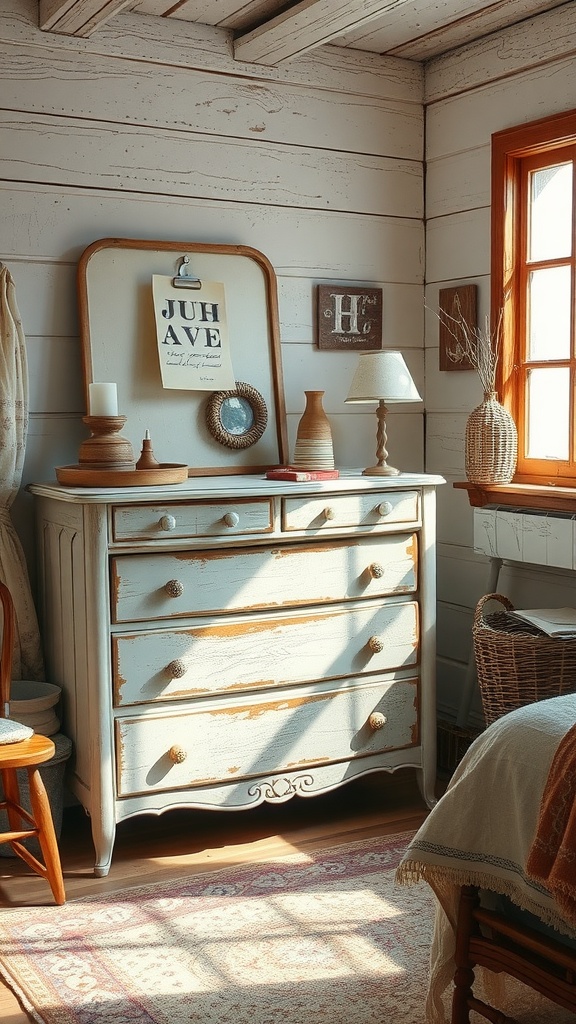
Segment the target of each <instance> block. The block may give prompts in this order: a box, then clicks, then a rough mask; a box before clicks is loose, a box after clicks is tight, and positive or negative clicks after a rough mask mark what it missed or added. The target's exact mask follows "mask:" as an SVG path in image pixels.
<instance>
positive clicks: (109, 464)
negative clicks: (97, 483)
mask: <svg viewBox="0 0 576 1024" xmlns="http://www.w3.org/2000/svg"><path fill="white" fill-rule="evenodd" d="M82 422H83V423H85V424H86V426H87V427H88V428H89V430H90V437H88V438H87V439H86V440H85V441H83V442H82V444H81V445H80V451H79V459H78V465H79V466H80V467H81V468H83V469H104V470H122V469H124V470H126V469H134V452H133V450H132V445H131V443H130V441H128V439H127V438H125V437H122V435H121V434H120V433H119V431H120V430H121V429H122V427H123V426H124V424H125V423H126V417H125V416H84V417H83V419H82Z"/></svg>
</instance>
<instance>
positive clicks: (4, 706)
mask: <svg viewBox="0 0 576 1024" xmlns="http://www.w3.org/2000/svg"><path fill="white" fill-rule="evenodd" d="M0 601H1V602H2V612H3V615H4V622H3V627H2V653H1V654H0V718H8V717H9V715H10V689H11V686H12V653H13V651H14V603H13V601H12V594H11V593H10V591H9V590H8V587H7V586H6V584H5V583H2V581H1V580H0Z"/></svg>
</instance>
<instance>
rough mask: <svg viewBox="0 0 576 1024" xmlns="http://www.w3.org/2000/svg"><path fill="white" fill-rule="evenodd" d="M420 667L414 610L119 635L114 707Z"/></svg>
mask: <svg viewBox="0 0 576 1024" xmlns="http://www.w3.org/2000/svg"><path fill="white" fill-rule="evenodd" d="M417 660H418V605H417V604H416V603H415V602H413V601H411V602H407V603H404V604H398V603H394V602H381V601H366V602H363V603H355V604H350V605H333V606H332V607H330V608H327V609H318V610H316V611H315V612H312V611H308V612H300V613H298V614H294V613H290V612H279V613H277V615H275V616H274V617H272V616H270V615H265V614H264V615H258V616H248V615H246V616H237V617H236V616H235V617H233V618H230V619H227V620H226V621H225V622H222V621H221V622H219V623H215V624H213V625H195V626H193V627H191V628H187V629H181V630H165V631H161V630H150V631H149V632H143V633H139V634H138V633H136V634H132V635H128V634H120V635H118V636H115V637H114V638H113V641H112V663H113V675H114V700H115V703H116V705H117V706H121V705H128V704H138V703H147V702H150V701H156V700H175V699H180V698H186V697H197V696H209V695H211V694H217V693H222V692H225V691H232V692H233V691H236V692H238V691H241V690H257V689H263V688H269V687H271V686H286V685H290V684H293V683H299V682H316V681H318V680H321V679H331V678H336V677H338V676H348V675H361V674H363V673H374V672H388V671H391V670H393V669H396V668H399V667H405V666H407V665H414V664H415V663H416V662H417Z"/></svg>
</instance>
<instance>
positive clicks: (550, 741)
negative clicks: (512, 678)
mask: <svg viewBox="0 0 576 1024" xmlns="http://www.w3.org/2000/svg"><path fill="white" fill-rule="evenodd" d="M575 723H576V695H574V694H570V695H567V696H564V697H554V698H552V699H551V700H546V701H541V702H539V703H537V704H529V705H528V706H527V707H524V708H519V709H518V710H517V711H513V712H511V713H510V714H508V715H505V716H504V717H503V718H500V719H498V721H496V722H494V724H493V725H491V726H490V728H488V729H487V730H486V731H485V732H484V733H482V734H481V735H480V736H479V737H478V739H476V740H475V742H474V743H473V744H472V746H471V747H470V749H469V750H468V752H467V753H466V756H465V757H464V758H463V760H462V761H461V763H460V765H459V766H458V768H457V769H456V772H455V773H454V775H453V777H452V779H451V781H450V785H449V787H448V789H447V791H446V793H445V794H444V796H443V797H442V799H441V800H440V801H439V803H438V804H437V805H436V807H435V808H434V809H433V810H432V811H431V813H430V814H429V816H428V818H427V819H426V821H425V822H424V824H423V825H422V827H421V828H420V829H419V831H418V832H417V834H416V836H415V837H414V839H413V841H412V842H411V844H410V846H409V847H408V849H407V851H406V853H405V855H404V857H403V859H402V861H401V863H400V865H399V868H398V872H397V880H398V881H399V882H400V883H401V884H403V885H410V884H414V883H416V882H420V881H425V882H428V884H429V885H430V886H431V887H432V889H433V890H434V892H435V894H436V897H437V900H438V903H439V907H438V911H437V913H436V920H435V929H434V937H433V944H432V950H431V965H430V966H431V970H430V987H429V996H428V1002H427V1007H426V1020H427V1021H428V1022H429V1024H443V1022H444V1020H445V1014H444V1004H443V1000H442V993H443V992H444V991H445V989H446V988H447V987H448V986H449V985H450V983H451V982H452V978H453V975H454V960H453V955H454V939H455V925H456V914H457V907H458V897H459V891H460V886H462V885H466V884H469V885H478V886H480V887H481V888H483V889H488V890H491V891H492V892H495V893H499V894H501V895H503V896H508V897H509V898H510V899H511V900H512V901H513V902H514V903H515V904H516V905H517V906H519V907H521V908H522V909H524V910H528V911H530V912H531V913H532V914H535V915H536V916H537V917H538V918H539V919H540V920H541V921H542V922H543V923H545V924H547V925H550V926H551V927H553V928H554V929H556V930H557V931H558V932H559V933H561V934H563V935H568V936H570V937H571V938H576V924H575V925H571V924H570V923H568V922H567V920H566V916H565V912H564V907H563V905H562V904H560V903H559V902H558V900H557V898H556V895H555V893H554V892H552V891H549V889H548V888H547V887H546V886H545V884H544V883H543V882H542V881H539V880H536V879H534V878H532V877H531V876H530V875H529V873H528V870H527V863H528V857H529V853H530V850H531V848H532V844H533V842H534V838H535V836H536V832H537V826H538V821H539V813H540V806H541V803H542V797H543V793H544V788H545V783H546V780H547V778H548V774H549V771H550V768H551V765H552V761H553V759H554V755H555V753H556V750H557V748H558V747H559V744H560V741H561V740H562V739H563V737H564V736H565V735H566V734H567V733H568V732H569V731H570V730H571V729H572V727H573V726H574V725H575ZM559 937H560V936H559Z"/></svg>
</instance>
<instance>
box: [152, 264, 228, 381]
mask: <svg viewBox="0 0 576 1024" xmlns="http://www.w3.org/2000/svg"><path fill="white" fill-rule="evenodd" d="M152 295H153V299H154V315H155V319H156V335H157V340H158V357H159V360H160V373H161V376H162V385H163V387H165V388H172V389H182V390H186V391H227V390H229V389H234V388H235V387H236V381H235V378H234V371H233V369H232V360H231V358H230V344H229V340H228V323H227V320H226V305H225V301H224V285H223V284H221V283H220V282H216V281H202V283H201V287H200V288H186V289H184V288H175V287H174V285H173V284H172V278H171V277H162V276H160V275H157V274H155V275H153V277H152Z"/></svg>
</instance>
